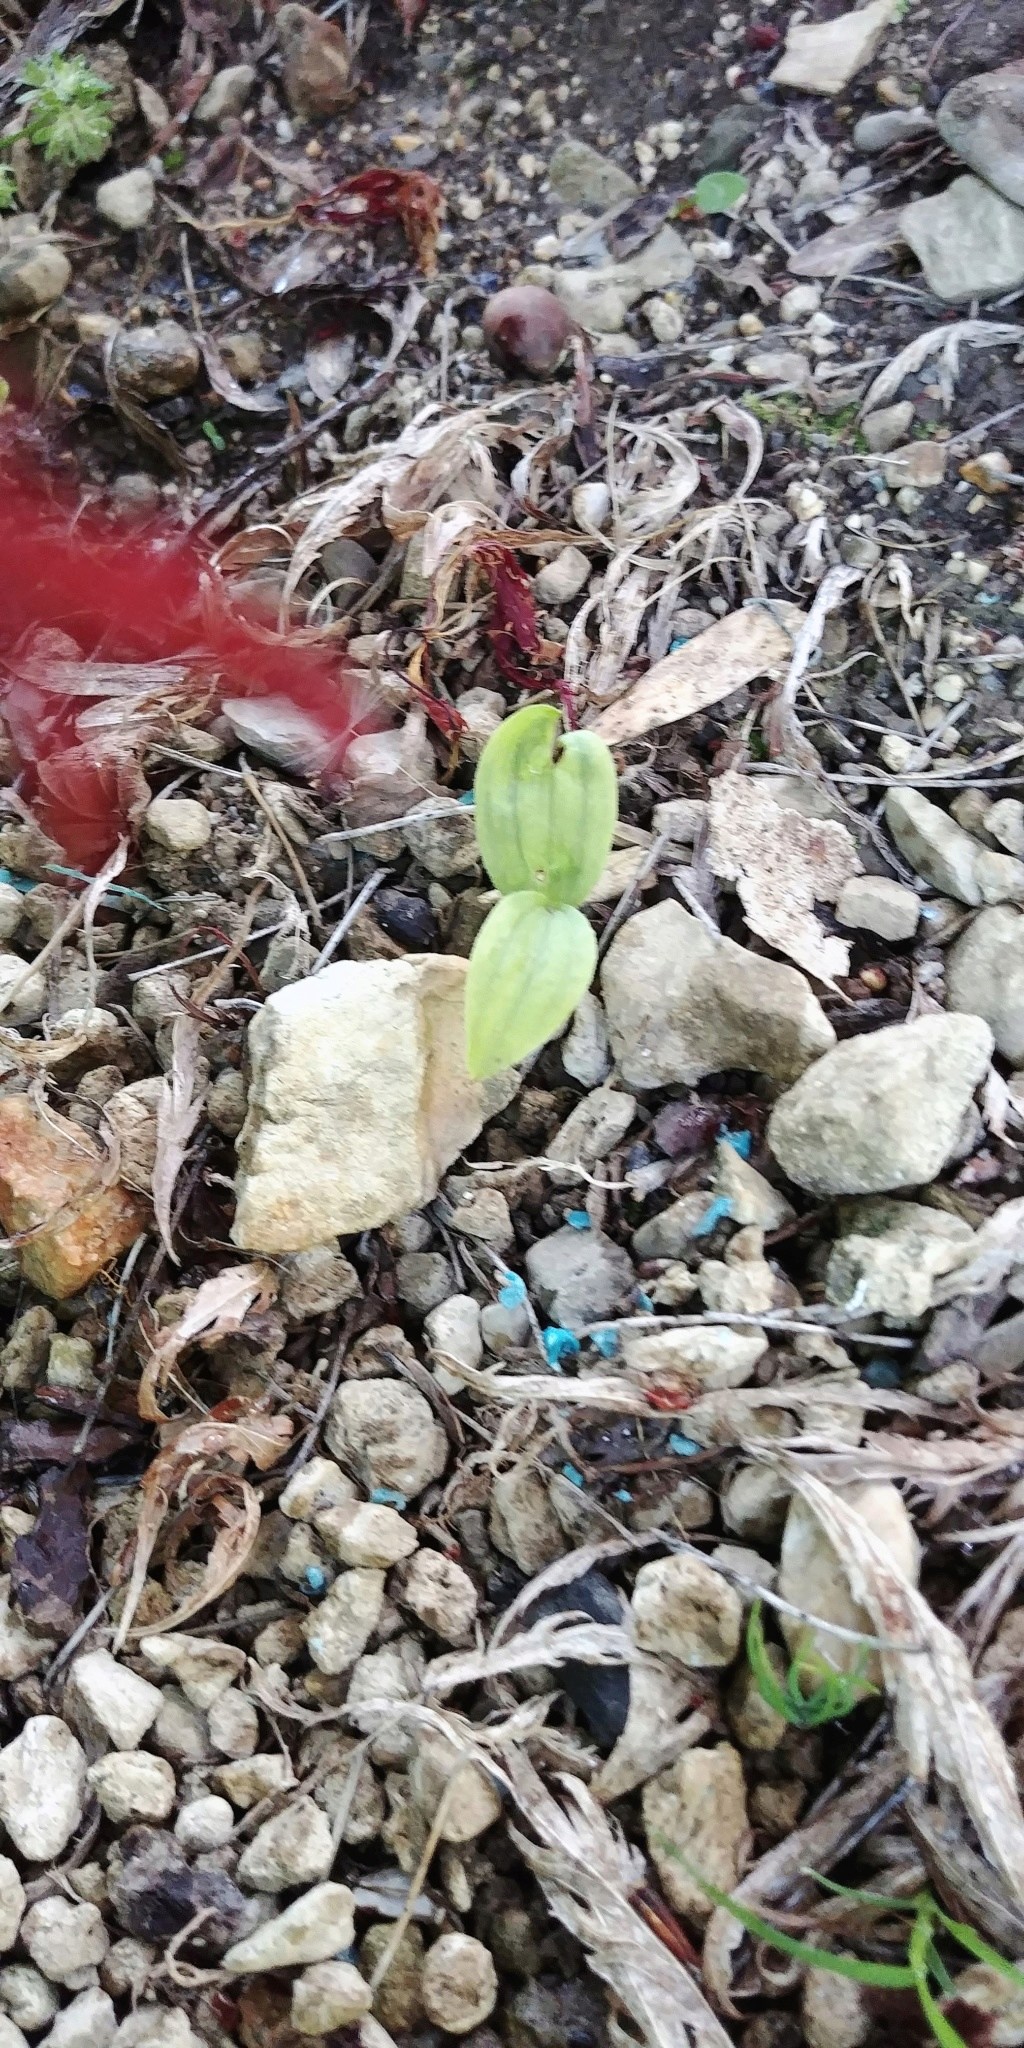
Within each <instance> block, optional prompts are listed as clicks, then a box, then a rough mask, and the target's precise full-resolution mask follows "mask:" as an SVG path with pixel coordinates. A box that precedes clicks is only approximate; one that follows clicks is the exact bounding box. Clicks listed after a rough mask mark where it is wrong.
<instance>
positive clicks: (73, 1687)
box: [64, 1650, 161, 1749]
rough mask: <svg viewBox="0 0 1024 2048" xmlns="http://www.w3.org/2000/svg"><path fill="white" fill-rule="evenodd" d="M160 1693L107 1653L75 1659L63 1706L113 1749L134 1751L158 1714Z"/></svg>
mask: <svg viewBox="0 0 1024 2048" xmlns="http://www.w3.org/2000/svg"><path fill="white" fill-rule="evenodd" d="M160 1697H161V1696H160V1691H159V1688H158V1687H157V1686H155V1685H150V1684H149V1682H148V1680H147V1679H145V1678H139V1676H138V1674H137V1673H136V1672H134V1671H129V1670H128V1668H127V1666H126V1665H124V1664H119V1663H118V1661H117V1658H116V1657H112V1656H111V1654H110V1651H109V1650H87V1651H86V1652H85V1654H84V1655H83V1656H80V1657H76V1658H75V1661H74V1663H73V1664H72V1666H71V1674H70V1677H69V1679H68V1683H67V1686H66V1687H65V1695H64V1698H65V1707H66V1708H67V1710H68V1711H69V1712H70V1713H72V1714H74V1715H76V1716H77V1717H78V1718H79V1719H80V1720H81V1722H82V1724H83V1726H84V1727H88V1728H90V1729H93V1730H96V1731H98V1732H100V1733H101V1734H102V1735H104V1736H106V1739H107V1741H108V1742H111V1743H113V1746H114V1748H115V1749H137V1748H138V1746H139V1743H140V1742H141V1741H142V1738H143V1736H144V1735H145V1733H146V1731H147V1729H149V1728H151V1727H152V1725H153V1722H154V1721H155V1720H156V1717H157V1715H158V1713H159V1712H160Z"/></svg>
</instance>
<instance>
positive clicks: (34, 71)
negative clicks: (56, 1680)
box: [19, 56, 114, 171]
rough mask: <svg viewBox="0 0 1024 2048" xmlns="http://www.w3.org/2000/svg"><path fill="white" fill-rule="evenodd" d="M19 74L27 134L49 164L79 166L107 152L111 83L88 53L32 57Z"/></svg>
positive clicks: (71, 168)
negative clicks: (107, 104)
mask: <svg viewBox="0 0 1024 2048" xmlns="http://www.w3.org/2000/svg"><path fill="white" fill-rule="evenodd" d="M21 77H22V84H23V86H24V91H23V92H22V93H21V94H20V95H19V99H20V104H21V105H22V106H23V107H24V108H25V111H26V117H27V118H26V121H25V133H26V134H27V136H28V139H29V141H30V142H34V143H35V145H36V147H37V148H39V149H41V150H42V151H43V153H44V155H45V157H46V161H47V163H49V164H60V165H61V166H62V168H63V169H64V170H69V171H77V170H79V169H80V168H81V166H82V164H94V163H98V162H99V160H100V158H101V157H103V156H106V153H107V151H108V149H109V148H110V142H111V137H112V136H113V133H114V124H113V122H112V121H111V118H110V115H109V113H108V112H107V109H106V107H105V106H104V104H103V102H104V100H105V99H106V98H107V96H108V94H109V92H110V87H109V85H107V84H106V82H105V80H104V79H102V78H100V77H99V76H98V75H97V73H96V72H95V71H93V70H92V68H91V66H90V65H88V64H87V63H86V61H85V59H84V57H56V56H51V57H30V58H29V59H28V61H27V62H26V64H25V65H24V68H23V70H22V74H21Z"/></svg>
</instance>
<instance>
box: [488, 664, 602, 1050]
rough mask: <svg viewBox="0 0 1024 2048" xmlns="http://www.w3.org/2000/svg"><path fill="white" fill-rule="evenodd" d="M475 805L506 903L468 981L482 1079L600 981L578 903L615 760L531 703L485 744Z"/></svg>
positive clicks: (532, 1045) (592, 867) (597, 859)
mask: <svg viewBox="0 0 1024 2048" xmlns="http://www.w3.org/2000/svg"><path fill="white" fill-rule="evenodd" d="M474 798H475V804H476V833H477V839H478V841H479V845H480V853H481V856H482V858H483V863H484V866H485V868H486V869H487V872H488V874H489V875H490V878H491V881H492V882H493V883H494V886H495V888H496V889H497V890H499V891H500V893H501V898H502V900H501V902H500V903H497V904H495V906H494V909H493V910H492V911H491V912H490V914H489V916H488V917H487V919H486V921H485V923H484V924H483V926H482V927H481V930H480V932H479V933H478V935H477V939H476V943H475V945H474V947H473V950H472V953H471V954H470V958H469V976H468V980H467V983H466V1058H467V1063H468V1066H469V1071H470V1073H471V1074H472V1075H473V1076H474V1077H475V1079H477V1080H486V1078H487V1077H488V1075H490V1074H497V1073H500V1072H501V1070H502V1068H503V1067H510V1066H514V1065H515V1063H516V1061H517V1060H521V1059H525V1058H526V1055H527V1053H531V1052H535V1051H536V1049H537V1047H538V1046H540V1045H543V1044H544V1043H545V1041H546V1040H547V1039H549V1038H552V1037H554V1034H555V1033H556V1031H559V1030H561V1028H562V1026H563V1025H564V1024H565V1023H566V1022H567V1021H568V1019H569V1017H570V1016H571V1015H572V1012H573V1010H574V1009H575V1008H576V1005H577V1003H578V1002H579V1000H580V997H581V996H582V995H584V994H585V992H586V990H587V989H588V988H589V986H590V983H591V981H592V980H593V976H594V969H595V967H596V966H597V941H596V939H595V937H594V934H593V931H592V930H591V927H590V925H589V924H588V923H587V920H586V918H585V917H584V915H583V912H582V911H581V910H580V909H579V908H578V907H577V906H578V905H579V904H580V903H582V902H584V900H585V899H586V897H587V896H589V894H590V891H591V889H592V888H593V887H594V884H595V882H596V881H597V879H598V877H599V875H600V874H601V871H602V869H603V867H604V864H605V862H606V860H607V858H608V854H609V851H610V848H611V843H612V835H613V833H614V831H615V821H616V817H617V815H618V791H617V787H616V778H615V763H614V762H613V760H612V757H611V754H610V753H609V751H608V748H607V747H606V746H605V744H604V741H603V740H599V739H598V738H597V737H596V735H595V734H594V733H588V732H570V733H562V732H561V731H560V718H559V714H558V712H557V711H556V710H555V707H554V705H551V704H530V705H527V706H526V707H525V709H523V710H522V711H514V712H513V713H512V716H511V717H510V718H506V719H505V721H504V723H503V724H502V725H501V726H500V727H499V729H498V731H497V732H496V733H494V734H492V736H491V738H490V739H489V740H488V742H487V745H486V747H485V748H484V751H483V753H482V755H481V757H480V765H479V767H478V769H477V774H476V785H475V789H474Z"/></svg>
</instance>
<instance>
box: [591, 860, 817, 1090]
mask: <svg viewBox="0 0 1024 2048" xmlns="http://www.w3.org/2000/svg"><path fill="white" fill-rule="evenodd" d="M602 993H603V997H604V1004H605V1010H606V1012H607V1017H608V1031H609V1036H610V1039H611V1045H612V1051H613V1052H614V1054H615V1057H616V1060H617V1061H618V1064H619V1069H620V1072H621V1074H622V1077H623V1080H624V1081H625V1082H626V1084H627V1086H628V1087H630V1088H661V1087H665V1086H666V1085H668V1084H670V1083H672V1082H684V1083H685V1084H686V1085H687V1086H692V1085H693V1084H694V1083H695V1082H697V1081H699V1080H701V1079H702V1078H703V1076H704V1075H705V1074H711V1073H716V1072H718V1071H719V1070H720V1069H721V1068H723V1067H741V1068H743V1067H747V1068H751V1069H753V1070H754V1071H756V1072H759V1073H763V1074H767V1075H768V1077H769V1078H770V1079H771V1080H773V1081H774V1082H775V1083H776V1084H777V1086H780V1087H785V1086H786V1085H787V1084H788V1083H790V1082H792V1081H795V1080H796V1079H797V1077H798V1076H799V1075H800V1074H802V1073H803V1071H804V1069H805V1068H806V1067H807V1066H808V1065H809V1064H810V1062H811V1061H812V1060H814V1059H816V1058H817V1056H818V1055H819V1054H821V1053H825V1052H827V1051H828V1050H829V1048H830V1047H831V1046H833V1045H834V1044H835V1033H834V1031H833V1029H832V1026H831V1024H830V1023H829V1021H828V1019H827V1017H826V1016H825V1013H824V1011H823V1010H822V1008H821V1006H820V1004H819V1003H818V1001H817V1000H816V998H815V997H814V996H813V995H812V993H811V990H810V987H809V985H808V983H807V982H806V981H805V979H804V977H803V975H802V974H800V973H798V971H797V969H796V968H795V967H784V966H780V965H779V964H778V963H776V962H775V961H773V960H766V959H763V958H761V957H760V956H759V955H757V954H754V953H751V952H749V951H747V950H746V949H745V948H744V947H742V946H737V945H735V944H734V943H733V941H732V940H731V939H719V940H717V941H716V940H715V939H713V938H712V937H711V935H710V934H709V933H708V932H707V931H706V930H705V929H704V926H703V925H702V924H701V923H700V922H699V920H698V919H697V918H695V917H692V916H691V915H690V913H689V912H688V911H686V910H684V909H683V908H682V905H681V904H678V903H672V902H669V901H667V900H666V901H665V902H664V903H659V904H657V905H656V906H655V907H654V908H653V909H652V910H643V911H639V912H638V913H637V914H636V916H634V917H631V918H630V919H629V920H628V922H627V924H626V925H625V926H624V928H623V929H622V931H620V932H619V933H618V934H617V935H616V937H615V938H614V939H613V940H612V944H611V946H610V948H609V950H608V954H607V957H606V959H605V963H604V968H603V972H602Z"/></svg>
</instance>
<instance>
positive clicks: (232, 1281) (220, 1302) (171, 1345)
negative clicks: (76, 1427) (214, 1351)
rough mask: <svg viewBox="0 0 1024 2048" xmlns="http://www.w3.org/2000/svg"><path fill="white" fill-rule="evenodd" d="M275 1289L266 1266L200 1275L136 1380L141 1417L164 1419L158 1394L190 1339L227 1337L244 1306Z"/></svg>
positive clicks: (266, 1302) (265, 1303) (265, 1304)
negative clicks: (198, 1283) (182, 1309)
mask: <svg viewBox="0 0 1024 2048" xmlns="http://www.w3.org/2000/svg"><path fill="white" fill-rule="evenodd" d="M276 1293H277V1281H276V1279H275V1277H274V1275H273V1273H272V1272H271V1269H270V1267H269V1266H267V1265H264V1264H263V1263H262V1262H258V1263H257V1264H255V1265H252V1266H225V1267H223V1268H222V1270H221V1272H219V1273H215V1274H214V1275H213V1278H212V1279H211V1280H204V1281H203V1284H202V1286H201V1287H200V1288H199V1289H198V1290H197V1293H196V1297H195V1300H194V1301H192V1302H190V1304H189V1306H188V1308H187V1309H186V1310H185V1313H184V1315H183V1316H182V1318H181V1321H180V1322H177V1323H173V1324H172V1325H171V1327H170V1329H168V1330H165V1331H164V1334H163V1336H162V1337H161V1338H160V1340H159V1342H158V1343H156V1344H154V1346H153V1349H152V1351H151V1352H150V1355H149V1358H148V1359H147V1361H146V1365H145V1368H144V1371H143V1374H142V1378H141V1380H140V1382H139V1414H140V1415H141V1416H142V1418H143V1421H145V1422H166V1420H167V1417H166V1415H165V1414H164V1412H163V1409H162V1408H161V1407H160V1404H159V1401H158V1398H157V1396H158V1395H159V1392H160V1389H161V1388H162V1387H164V1386H166V1384H167V1378H168V1375H169V1374H170V1372H171V1371H172V1370H173V1368H174V1366H175V1364H176V1363H177V1361H178V1359H179V1358H180V1356H181V1354H182V1352H183V1351H184V1350H186V1348H187V1347H188V1345H189V1344H194V1343H195V1342H196V1340H197V1339H198V1338H202V1337H205V1338H206V1339H207V1340H209V1339H211V1338H215V1337H227V1336H229V1335H230V1334H231V1333H232V1332H233V1331H235V1330H240V1329H241V1327H242V1324H243V1322H244V1321H245V1318H246V1316H247V1315H248V1313H249V1310H250V1309H251V1308H252V1307H253V1306H254V1305H256V1304H258V1305H259V1308H260V1309H261V1310H262V1309H265V1308H269V1306H270V1303H271V1302H272V1301H273V1299H274V1297H275V1295H276Z"/></svg>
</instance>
